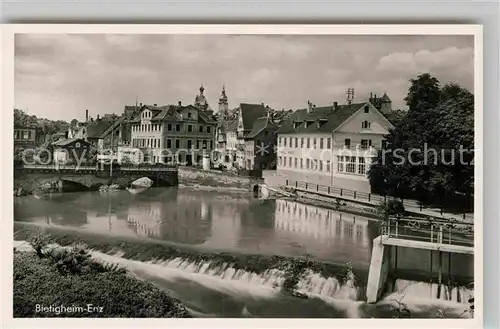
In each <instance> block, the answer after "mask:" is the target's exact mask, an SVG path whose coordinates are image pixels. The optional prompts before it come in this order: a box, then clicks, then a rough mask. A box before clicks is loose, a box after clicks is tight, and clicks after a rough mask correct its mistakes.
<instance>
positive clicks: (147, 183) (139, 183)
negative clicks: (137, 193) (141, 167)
mask: <svg viewBox="0 0 500 329" xmlns="http://www.w3.org/2000/svg"><path fill="white" fill-rule="evenodd" d="M131 185H132V187H133V188H137V187H151V185H153V181H152V180H151V179H149V178H147V177H142V178H139V179H137V180H135V181H133V182H132V184H131Z"/></svg>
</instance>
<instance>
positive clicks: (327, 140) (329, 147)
mask: <svg viewBox="0 0 500 329" xmlns="http://www.w3.org/2000/svg"><path fill="white" fill-rule="evenodd" d="M326 148H327V149H329V150H330V149H331V148H332V139H331V138H327V139H326Z"/></svg>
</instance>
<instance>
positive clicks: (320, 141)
mask: <svg viewBox="0 0 500 329" xmlns="http://www.w3.org/2000/svg"><path fill="white" fill-rule="evenodd" d="M319 148H320V149H323V138H320V139H319Z"/></svg>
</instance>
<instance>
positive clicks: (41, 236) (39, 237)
mask: <svg viewBox="0 0 500 329" xmlns="http://www.w3.org/2000/svg"><path fill="white" fill-rule="evenodd" d="M26 240H27V241H28V243H29V244H30V245H31V246H32V247H33V249H35V252H36V254H37V256H38V257H40V258H42V257H44V254H43V249H44V248H45V247H47V246H48V245H49V244H50V242H51V237H50V234H49V233H47V232H46V231H45V230H37V232H35V233H34V234H33V235H29V236H28V238H27V239H26Z"/></svg>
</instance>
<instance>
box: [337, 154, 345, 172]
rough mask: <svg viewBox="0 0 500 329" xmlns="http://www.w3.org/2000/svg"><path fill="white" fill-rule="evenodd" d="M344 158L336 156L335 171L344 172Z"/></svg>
mask: <svg viewBox="0 0 500 329" xmlns="http://www.w3.org/2000/svg"><path fill="white" fill-rule="evenodd" d="M345 158H346V157H344V156H338V157H337V171H338V172H344V160H345Z"/></svg>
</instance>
